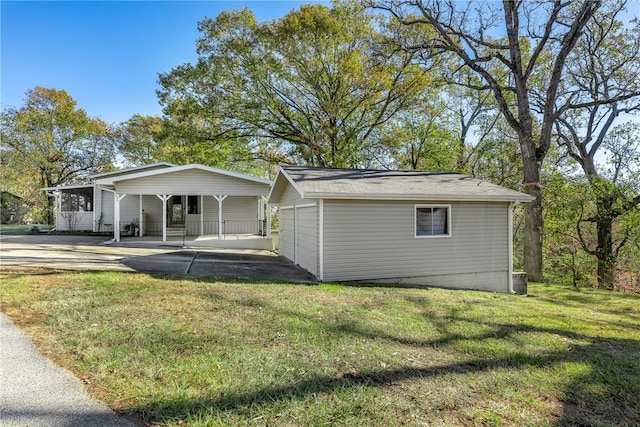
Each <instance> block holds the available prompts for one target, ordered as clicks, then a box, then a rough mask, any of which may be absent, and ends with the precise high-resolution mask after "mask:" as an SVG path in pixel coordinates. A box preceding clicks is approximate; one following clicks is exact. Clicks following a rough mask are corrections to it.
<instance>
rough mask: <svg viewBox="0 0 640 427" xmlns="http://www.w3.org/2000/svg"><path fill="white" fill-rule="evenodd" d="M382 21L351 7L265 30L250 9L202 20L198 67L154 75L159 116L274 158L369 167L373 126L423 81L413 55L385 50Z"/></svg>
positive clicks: (307, 11) (318, 9)
mask: <svg viewBox="0 0 640 427" xmlns="http://www.w3.org/2000/svg"><path fill="white" fill-rule="evenodd" d="M384 25H385V23H384V22H383V21H381V20H380V19H378V18H377V17H375V16H373V15H371V14H370V13H367V12H365V11H364V10H363V9H362V8H359V7H356V6H354V5H353V4H349V3H344V4H336V5H334V7H333V8H328V7H326V6H324V5H306V6H302V7H301V8H300V10H296V11H292V12H291V13H289V14H288V15H286V16H285V17H283V18H281V19H280V20H278V21H275V22H267V23H262V24H259V23H257V21H256V19H255V17H254V16H253V14H252V13H251V12H250V11H248V10H246V9H245V10H235V11H227V12H223V13H221V14H220V15H219V16H218V17H217V18H216V19H214V20H212V19H205V20H203V21H202V22H201V23H200V24H199V29H200V31H201V32H202V33H203V35H202V37H201V38H200V39H199V40H198V43H197V53H198V55H199V59H198V62H197V64H195V65H192V64H185V65H182V66H179V67H176V68H175V69H173V70H172V71H171V72H169V73H167V74H163V75H161V76H160V83H161V85H162V89H161V90H160V91H159V96H160V100H161V103H162V104H163V105H164V106H165V110H164V111H165V114H166V115H167V116H169V117H178V116H182V117H187V118H188V119H189V121H198V123H199V125H200V127H201V128H202V129H205V130H207V134H208V135H209V136H210V137H209V138H208V140H209V141H211V142H212V143H214V144H216V143H220V141H231V140H234V141H238V142H239V143H241V144H242V145H243V146H244V147H248V149H247V150H246V151H251V152H252V153H253V154H254V156H257V157H261V158H265V157H267V155H268V157H267V160H270V161H276V162H283V161H284V162H297V163H304V164H307V165H317V166H334V167H355V166H361V165H363V164H366V163H368V162H369V160H370V157H369V156H370V153H372V152H376V151H377V150H376V149H375V147H372V146H373V145H375V143H376V142H378V141H379V140H375V138H377V137H379V136H380V133H379V132H377V130H378V129H380V128H381V127H383V126H385V125H386V124H387V123H388V122H389V120H390V119H391V118H392V117H393V116H394V115H395V114H396V113H397V112H398V111H401V110H403V109H404V108H406V107H408V106H410V105H412V103H413V102H415V99H416V94H419V93H420V92H421V91H422V90H423V89H424V88H425V87H426V85H427V83H428V81H427V78H426V74H425V73H424V71H423V70H422V69H421V68H420V67H418V66H417V65H416V64H414V62H413V54H411V53H404V52H401V51H389V50H387V49H388V47H389V46H391V45H387V44H385V43H384V42H385V38H384V37H383V36H382V35H381V34H380V32H378V31H376V28H377V27H378V26H384Z"/></svg>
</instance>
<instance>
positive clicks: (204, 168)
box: [96, 164, 271, 185]
mask: <svg viewBox="0 0 640 427" xmlns="http://www.w3.org/2000/svg"><path fill="white" fill-rule="evenodd" d="M190 169H198V170H202V171H206V172H211V173H217V174H219V175H225V176H230V177H234V178H238V179H243V180H246V181H252V182H257V183H260V184H265V185H271V181H269V180H268V179H264V178H256V177H254V176H249V175H244V174H241V173H236V172H229V171H225V170H222V169H216V168H212V167H209V166H204V165H199V164H190V165H183V166H172V167H169V168H163V169H154V170H150V171H145V172H138V173H134V174H128V175H123V176H116V177H113V178H106V179H101V180H97V181H96V182H98V183H100V184H114V183H116V182H119V181H128V180H131V179H138V178H145V177H149V176H156V175H164V174H167V173H174V172H181V171H185V170H190Z"/></svg>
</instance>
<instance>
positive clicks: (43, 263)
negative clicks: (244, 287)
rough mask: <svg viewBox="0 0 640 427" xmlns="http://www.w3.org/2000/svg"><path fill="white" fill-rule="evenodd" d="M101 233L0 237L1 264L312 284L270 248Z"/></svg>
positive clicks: (305, 273)
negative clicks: (193, 244) (185, 244)
mask: <svg viewBox="0 0 640 427" xmlns="http://www.w3.org/2000/svg"><path fill="white" fill-rule="evenodd" d="M107 241H108V238H105V237H101V236H67V235H25V236H7V235H2V236H0V266H1V267H3V268H5V267H10V266H16V267H23V268H38V269H48V270H72V271H83V270H84V271H86V270H101V271H137V272H141V273H150V274H154V273H160V274H177V275H189V276H212V277H228V278H238V279H252V280H269V279H277V280H285V281H289V282H297V283H312V282H314V281H315V280H314V278H313V276H311V275H310V274H309V273H307V272H306V271H304V270H303V269H301V268H299V267H297V266H295V265H293V264H292V263H291V262H289V261H287V260H285V259H284V258H282V257H279V256H277V255H276V254H274V253H272V252H269V251H257V250H220V249H216V250H213V249H200V248H184V249H180V248H176V247H163V246H161V245H158V246H154V247H150V246H149V245H145V246H144V247H131V246H130V245H127V246H124V245H114V244H105V243H106V242H107Z"/></svg>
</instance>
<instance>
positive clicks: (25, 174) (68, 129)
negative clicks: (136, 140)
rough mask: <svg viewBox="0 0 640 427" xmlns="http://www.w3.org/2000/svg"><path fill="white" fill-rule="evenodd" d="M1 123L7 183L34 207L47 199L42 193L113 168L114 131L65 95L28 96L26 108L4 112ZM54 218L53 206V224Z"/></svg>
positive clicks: (40, 91)
mask: <svg viewBox="0 0 640 427" xmlns="http://www.w3.org/2000/svg"><path fill="white" fill-rule="evenodd" d="M0 120H1V124H2V127H1V130H0V132H1V134H0V135H1V137H2V142H1V144H2V145H1V146H0V150H2V157H3V159H2V163H3V166H4V167H3V181H5V180H7V181H10V182H13V183H14V186H15V187H18V190H16V194H18V195H20V196H28V197H29V198H30V199H31V200H32V204H34V205H35V204H37V203H36V201H35V200H34V198H37V197H39V198H40V199H41V198H42V197H43V195H44V194H43V193H42V192H41V191H40V187H55V186H59V185H65V184H71V183H75V182H77V181H79V180H82V179H84V178H86V177H87V176H88V175H91V174H95V173H98V172H101V171H103V170H105V169H108V168H111V167H112V161H113V158H114V149H113V146H112V144H111V141H110V139H109V138H110V129H109V127H108V126H107V124H106V123H105V122H103V121H102V120H100V119H98V118H92V117H89V115H88V114H87V113H86V111H84V110H83V109H80V108H77V106H76V101H75V100H74V99H73V98H72V97H71V96H70V95H69V94H68V93H67V92H66V91H64V90H57V89H52V88H51V89H48V88H44V87H40V86H38V87H36V88H34V89H31V90H28V91H27V93H26V97H25V101H24V105H23V106H22V107H21V108H19V109H8V110H6V111H3V112H2V115H1V118H0ZM5 185H6V184H5ZM51 215H52V206H49V212H48V216H49V221H51V220H52V217H51Z"/></svg>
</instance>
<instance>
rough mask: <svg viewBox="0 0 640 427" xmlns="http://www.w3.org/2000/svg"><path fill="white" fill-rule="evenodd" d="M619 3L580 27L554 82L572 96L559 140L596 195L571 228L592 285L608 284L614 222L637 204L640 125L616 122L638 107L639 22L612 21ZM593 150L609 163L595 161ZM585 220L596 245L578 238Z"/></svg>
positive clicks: (616, 248) (618, 245)
mask: <svg viewBox="0 0 640 427" xmlns="http://www.w3.org/2000/svg"><path fill="white" fill-rule="evenodd" d="M622 7H623V4H622V3H620V4H618V8H617V9H614V10H612V11H610V12H608V13H597V14H596V15H594V17H593V19H592V20H591V21H590V22H589V23H588V24H587V26H586V27H585V30H584V36H583V37H582V39H581V40H580V41H579V43H578V44H577V46H576V50H575V52H574V53H573V54H572V55H571V56H570V61H569V65H568V67H567V69H568V73H567V78H566V79H565V81H564V82H563V84H562V85H561V86H560V89H561V91H560V92H561V96H560V99H561V100H562V98H563V97H571V98H572V101H571V106H570V108H568V109H566V110H565V111H564V113H563V114H561V115H560V116H559V117H557V121H556V130H557V134H558V139H559V142H560V145H561V146H562V147H563V148H564V149H565V150H566V152H567V154H568V155H569V156H570V157H571V158H572V159H573V160H574V161H575V162H576V163H577V164H578V165H579V167H580V168H581V170H582V172H583V174H584V176H585V177H586V180H587V182H588V184H589V186H590V187H591V188H590V190H591V193H592V194H593V197H594V199H595V200H594V203H595V212H593V213H587V212H585V215H587V216H586V217H583V218H581V221H580V223H579V224H578V225H577V227H578V228H577V231H578V236H579V237H580V242H581V245H582V247H583V248H584V250H585V251H586V252H587V253H588V254H590V255H592V256H594V257H595V258H596V259H597V262H598V285H599V286H600V287H601V288H604V289H613V288H614V286H615V277H614V271H615V265H616V260H617V258H618V254H619V253H620V250H621V249H622V248H623V247H624V246H625V244H626V243H627V241H628V236H629V233H630V230H629V229H628V228H626V227H622V229H620V228H619V227H618V228H619V230H618V231H619V232H620V233H621V234H622V237H620V239H619V240H617V242H616V238H615V237H614V228H615V227H614V225H615V224H616V222H619V219H620V217H623V216H624V215H626V214H627V213H628V212H630V211H632V210H634V209H635V208H636V207H637V206H638V205H640V195H639V194H638V193H639V192H640V191H639V190H640V188H639V187H637V186H634V182H637V181H636V180H635V178H636V177H635V176H634V175H635V174H634V172H637V170H634V168H637V167H638V162H637V158H638V156H639V155H640V151H639V148H640V142H639V141H638V139H639V138H640V127H639V126H638V125H634V124H633V123H631V122H629V123H624V124H619V125H617V126H616V125H615V123H616V120H617V119H619V118H620V116H621V115H624V114H630V113H634V112H639V111H640V81H639V80H638V75H637V70H638V69H639V68H640V23H638V22H636V24H635V27H634V28H625V26H624V25H623V23H622V22H620V21H618V20H616V14H617V12H618V11H619V9H621V8H622ZM574 88H579V89H580V90H579V91H576V90H574ZM563 91H564V92H565V93H564V94H563V93H562V92H563ZM603 100H604V101H612V102H603ZM564 103H565V105H567V104H568V102H567V101H564ZM598 157H600V158H607V157H608V162H607V163H606V164H604V165H598V164H597V160H596V159H597V158H598ZM634 160H635V161H634ZM634 187H635V188H634ZM585 210H588V209H585ZM585 223H591V224H595V227H596V236H597V239H596V242H595V244H591V243H590V242H589V241H587V240H585V233H584V232H583V231H582V230H583V225H584V224H585Z"/></svg>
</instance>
